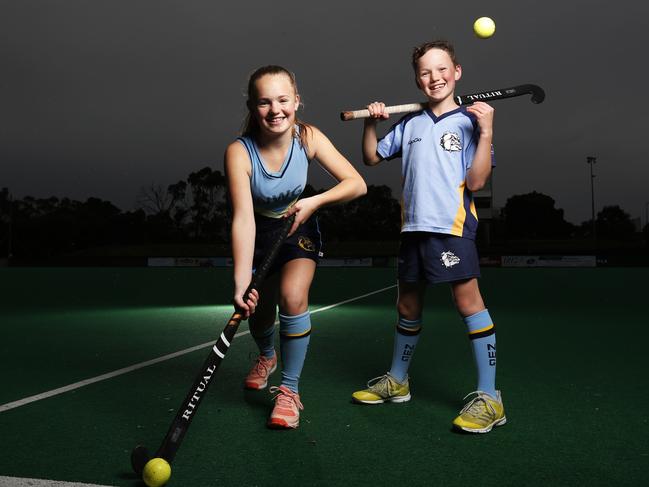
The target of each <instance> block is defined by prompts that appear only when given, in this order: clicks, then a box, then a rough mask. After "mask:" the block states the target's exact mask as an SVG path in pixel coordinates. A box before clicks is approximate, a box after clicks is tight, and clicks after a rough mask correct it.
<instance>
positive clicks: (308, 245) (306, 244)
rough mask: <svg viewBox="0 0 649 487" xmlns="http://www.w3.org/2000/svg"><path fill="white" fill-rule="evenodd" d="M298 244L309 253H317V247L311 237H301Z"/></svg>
mask: <svg viewBox="0 0 649 487" xmlns="http://www.w3.org/2000/svg"><path fill="white" fill-rule="evenodd" d="M297 244H298V246H299V247H300V248H301V249H302V250H306V251H307V252H315V245H314V244H313V241H312V240H311V239H310V238H309V237H299V238H298V239H297Z"/></svg>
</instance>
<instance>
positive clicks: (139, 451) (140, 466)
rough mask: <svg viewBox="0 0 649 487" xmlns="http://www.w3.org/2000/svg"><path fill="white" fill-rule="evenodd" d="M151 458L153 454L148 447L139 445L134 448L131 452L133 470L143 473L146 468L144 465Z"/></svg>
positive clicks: (139, 473)
mask: <svg viewBox="0 0 649 487" xmlns="http://www.w3.org/2000/svg"><path fill="white" fill-rule="evenodd" d="M149 460H151V454H150V453H149V450H147V449H146V447H144V446H142V445H138V446H136V447H135V448H133V451H132V452H131V467H133V471H134V472H135V473H136V474H138V475H142V470H144V466H145V465H146V464H147V462H148V461H149Z"/></svg>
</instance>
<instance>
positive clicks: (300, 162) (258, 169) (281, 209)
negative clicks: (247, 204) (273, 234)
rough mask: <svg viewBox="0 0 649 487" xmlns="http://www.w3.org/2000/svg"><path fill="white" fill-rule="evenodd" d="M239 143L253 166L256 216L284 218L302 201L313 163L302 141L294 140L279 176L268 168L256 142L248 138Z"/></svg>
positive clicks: (240, 140) (252, 187) (240, 139)
mask: <svg viewBox="0 0 649 487" xmlns="http://www.w3.org/2000/svg"><path fill="white" fill-rule="evenodd" d="M237 140H238V141H239V142H241V143H242V144H243V146H244V147H245V148H246V150H247V151H248V156H249V157H250V162H251V164H252V175H251V177H250V188H251V190H252V200H253V206H254V208H255V212H256V213H258V214H260V215H263V216H267V217H270V218H280V217H281V216H282V215H284V213H286V210H288V208H290V207H291V206H292V205H293V204H294V203H295V202H296V201H297V200H298V198H299V197H300V195H301V194H302V192H303V191H304V187H305V186H306V181H307V173H308V170H309V162H310V161H309V158H308V157H307V154H306V151H305V150H304V148H303V147H302V146H301V144H300V140H299V138H298V137H294V138H293V143H292V144H291V147H290V149H289V151H288V154H287V156H286V159H285V160H284V163H283V164H282V167H281V168H280V170H279V171H277V172H271V171H269V170H268V169H267V168H266V165H265V164H264V161H263V160H262V158H261V156H260V154H259V151H258V149H257V144H256V143H255V141H254V139H253V138H251V137H247V136H244V137H239V138H238V139H237Z"/></svg>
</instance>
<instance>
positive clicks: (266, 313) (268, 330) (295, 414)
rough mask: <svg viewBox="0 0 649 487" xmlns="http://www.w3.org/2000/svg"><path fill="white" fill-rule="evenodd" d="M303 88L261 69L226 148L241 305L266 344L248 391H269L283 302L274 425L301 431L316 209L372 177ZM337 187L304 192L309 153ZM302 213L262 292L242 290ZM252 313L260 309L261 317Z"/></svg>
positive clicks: (361, 188)
mask: <svg viewBox="0 0 649 487" xmlns="http://www.w3.org/2000/svg"><path fill="white" fill-rule="evenodd" d="M299 105H300V95H299V94H298V90H297V85H296V82H295V77H294V75H293V74H292V73H291V72H289V71H288V70H286V69H285V68H283V67H280V66H264V67H261V68H259V69H257V70H256V71H255V72H254V73H253V74H252V75H251V77H250V79H249V81H248V101H247V106H248V116H247V119H246V122H245V126H244V130H243V134H242V136H241V137H239V138H238V139H237V140H236V141H235V142H233V143H232V144H230V145H229V146H228V148H227V151H226V153H225V170H226V174H227V178H228V185H229V192H230V198H231V201H232V208H233V219H232V254H233V257H234V303H235V306H237V307H239V308H241V309H242V310H244V312H245V313H246V316H247V317H250V333H251V335H252V336H253V338H254V339H255V342H256V343H257V345H258V347H259V351H260V355H259V357H258V358H257V360H256V362H255V364H254V366H253V367H252V369H251V371H250V372H249V374H248V376H247V377H246V380H245V386H246V388H248V389H264V388H265V387H266V386H267V384H268V377H269V376H270V374H272V373H273V372H274V371H275V369H276V367H277V355H276V353H275V347H274V331H275V330H274V328H275V326H274V323H275V317H276V314H277V308H278V307H279V335H280V354H281V358H282V366H283V368H282V381H281V385H280V386H279V387H271V388H270V392H271V393H272V394H275V397H274V401H275V406H274V408H273V412H272V413H271V415H270V418H269V420H268V426H269V427H271V428H297V427H298V425H299V419H300V413H299V411H300V410H301V409H303V406H302V403H301V402H300V396H299V394H298V380H299V377H300V373H301V371H302V366H303V364H304V359H305V357H306V352H307V347H308V344H309V334H310V332H311V319H310V315H309V311H308V302H309V288H310V286H311V282H312V280H313V276H314V273H315V268H316V263H317V261H318V258H319V256H320V249H321V246H322V242H321V238H320V231H319V228H318V222H317V218H316V217H315V216H314V213H315V212H316V210H317V209H318V208H320V207H322V206H325V205H330V204H334V203H342V202H345V201H349V200H352V199H354V198H357V197H359V196H362V195H363V194H365V192H366V190H367V189H366V186H365V182H364V181H363V179H362V178H361V176H360V175H359V174H358V172H357V171H356V170H355V169H354V167H353V166H352V165H351V164H350V163H349V161H348V160H347V159H346V158H345V157H344V156H343V155H341V154H340V153H339V152H338V151H337V150H336V148H335V147H334V146H333V144H332V143H331V142H330V141H329V139H327V137H326V136H325V135H324V134H323V133H322V132H321V131H320V130H318V129H317V128H316V127H314V126H312V125H309V124H306V123H304V122H301V121H299V120H298V119H297V111H298V107H299ZM313 159H317V161H318V162H319V163H320V165H321V166H322V167H323V168H324V169H325V170H326V171H327V172H329V174H331V175H332V176H333V177H334V178H335V179H336V180H337V182H338V183H337V184H336V185H335V186H334V187H332V188H331V189H329V190H328V191H325V192H323V193H321V194H318V195H315V196H312V197H308V198H302V199H300V195H301V193H302V191H303V190H304V187H305V184H306V180H307V171H308V167H309V163H310V161H311V160H313ZM290 215H295V222H294V223H293V225H292V227H291V229H290V231H289V236H288V238H287V240H286V241H285V242H284V244H283V246H282V248H281V250H280V252H279V254H278V256H277V258H276V260H275V263H274V265H273V267H272V268H271V270H270V272H269V277H268V279H266V281H265V283H264V284H263V285H262V286H261V289H259V290H258V292H257V290H255V291H253V292H251V293H250V294H249V295H248V296H243V293H244V292H245V290H246V288H247V286H248V284H249V283H250V280H251V277H252V273H253V269H254V268H255V265H257V264H258V263H259V261H260V260H261V258H262V257H263V256H264V254H265V253H266V249H267V248H268V247H269V246H270V245H271V244H272V241H273V238H274V237H273V234H274V233H275V231H276V230H277V229H278V228H279V227H280V226H281V223H282V219H283V218H286V217H289V216H290ZM253 313H254V314H253Z"/></svg>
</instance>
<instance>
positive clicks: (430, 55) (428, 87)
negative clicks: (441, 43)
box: [415, 49, 462, 104]
mask: <svg viewBox="0 0 649 487" xmlns="http://www.w3.org/2000/svg"><path fill="white" fill-rule="evenodd" d="M461 76H462V68H461V67H460V65H459V64H455V63H454V62H453V60H452V59H451V56H450V55H449V53H448V52H446V51H445V50H443V49H429V50H428V51H426V53H425V54H424V55H423V56H421V57H420V58H419V59H418V60H417V65H416V69H415V79H416V81H417V86H418V87H419V89H420V90H422V91H423V92H424V93H425V94H426V96H427V97H428V99H429V100H430V101H431V102H432V103H435V104H440V103H444V102H453V93H454V92H455V82H456V81H457V80H459V79H460V77H461Z"/></svg>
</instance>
